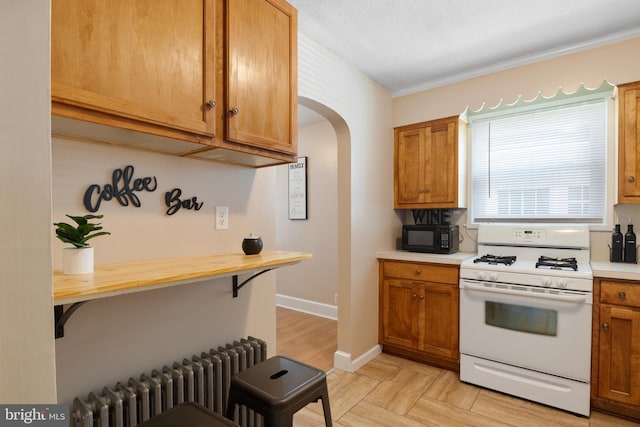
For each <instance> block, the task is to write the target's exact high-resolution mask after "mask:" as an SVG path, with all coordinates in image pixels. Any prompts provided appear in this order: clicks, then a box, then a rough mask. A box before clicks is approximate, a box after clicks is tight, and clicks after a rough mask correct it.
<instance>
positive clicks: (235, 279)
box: [233, 268, 273, 298]
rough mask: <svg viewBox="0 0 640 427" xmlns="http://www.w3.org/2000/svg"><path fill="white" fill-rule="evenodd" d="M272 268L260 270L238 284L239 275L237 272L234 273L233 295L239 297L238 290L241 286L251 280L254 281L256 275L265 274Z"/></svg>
mask: <svg viewBox="0 0 640 427" xmlns="http://www.w3.org/2000/svg"><path fill="white" fill-rule="evenodd" d="M271 270H273V268H267V269H266V270H262V271H259V272H257V273H256V274H254V275H253V276H251V277H249V278H248V279H247V280H245V281H244V282H242V283H240V284H239V285H238V275H237V274H236V275H234V276H233V297H234V298H238V291H239V290H240V288H241V287H243V286H244V285H246V284H247V283H249V282H250V281H252V280H253V279H255V278H256V277H258V276H260V275H261V274H264V273H266V272H267V271H271Z"/></svg>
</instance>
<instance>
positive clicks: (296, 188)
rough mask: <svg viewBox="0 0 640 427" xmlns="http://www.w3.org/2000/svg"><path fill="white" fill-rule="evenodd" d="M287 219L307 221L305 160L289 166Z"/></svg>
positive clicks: (299, 159) (304, 158)
mask: <svg viewBox="0 0 640 427" xmlns="http://www.w3.org/2000/svg"><path fill="white" fill-rule="evenodd" d="M288 166H289V219H307V158H306V157H299V158H298V162H297V163H290V164H289V165H288Z"/></svg>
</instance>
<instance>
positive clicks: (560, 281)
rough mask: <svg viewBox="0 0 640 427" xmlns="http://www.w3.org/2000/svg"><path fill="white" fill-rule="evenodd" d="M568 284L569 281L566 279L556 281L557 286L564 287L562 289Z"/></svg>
mask: <svg viewBox="0 0 640 427" xmlns="http://www.w3.org/2000/svg"><path fill="white" fill-rule="evenodd" d="M567 285H568V283H567V280H566V279H560V280H558V283H556V286H557V287H559V288H562V289H564V288H566V287H567Z"/></svg>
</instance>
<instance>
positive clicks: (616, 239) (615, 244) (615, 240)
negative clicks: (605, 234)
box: [611, 224, 623, 262]
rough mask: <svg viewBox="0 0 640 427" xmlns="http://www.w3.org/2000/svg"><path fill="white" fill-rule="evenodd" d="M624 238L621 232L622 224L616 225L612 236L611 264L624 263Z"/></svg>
mask: <svg viewBox="0 0 640 427" xmlns="http://www.w3.org/2000/svg"><path fill="white" fill-rule="evenodd" d="M622 239H623V236H622V233H621V232H620V224H616V227H615V229H614V230H613V234H612V235H611V262H622V246H623V241H622Z"/></svg>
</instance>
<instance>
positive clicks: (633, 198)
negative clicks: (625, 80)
mask: <svg viewBox="0 0 640 427" xmlns="http://www.w3.org/2000/svg"><path fill="white" fill-rule="evenodd" d="M618 99H619V108H618V110H619V111H618V114H619V116H618V120H619V123H618V153H619V159H618V162H619V163H618V203H640V82H635V83H629V84H625V85H621V86H618Z"/></svg>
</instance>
